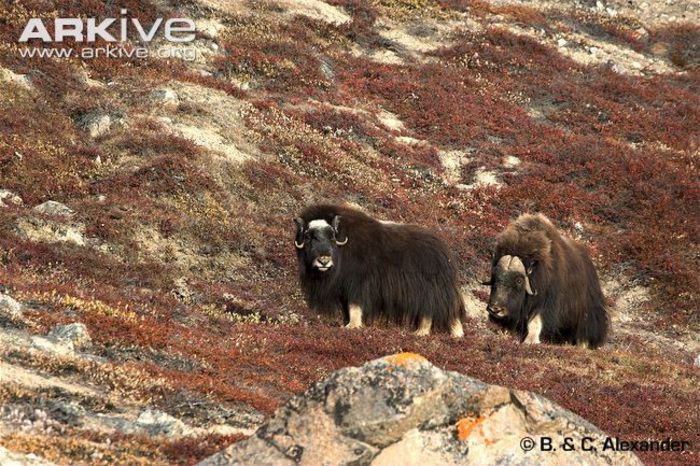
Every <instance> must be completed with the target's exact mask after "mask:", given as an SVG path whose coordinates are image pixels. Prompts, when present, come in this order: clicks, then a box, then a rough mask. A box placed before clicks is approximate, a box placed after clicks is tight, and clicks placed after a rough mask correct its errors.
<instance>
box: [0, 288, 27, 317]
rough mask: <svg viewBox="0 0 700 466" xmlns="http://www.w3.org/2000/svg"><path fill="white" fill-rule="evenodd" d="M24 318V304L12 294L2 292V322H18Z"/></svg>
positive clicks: (0, 307) (0, 310) (0, 296)
mask: <svg viewBox="0 0 700 466" xmlns="http://www.w3.org/2000/svg"><path fill="white" fill-rule="evenodd" d="M22 320H23V316H22V305H21V304H20V303H19V302H18V301H17V300H15V299H14V298H13V297H12V296H9V295H6V294H5V293H0V323H4V322H9V323H12V324H16V323H19V322H22Z"/></svg>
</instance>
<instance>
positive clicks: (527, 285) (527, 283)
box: [525, 275, 537, 296]
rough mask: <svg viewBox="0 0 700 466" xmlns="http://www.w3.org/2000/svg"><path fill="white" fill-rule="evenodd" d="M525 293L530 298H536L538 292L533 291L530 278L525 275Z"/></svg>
mask: <svg viewBox="0 0 700 466" xmlns="http://www.w3.org/2000/svg"><path fill="white" fill-rule="evenodd" d="M525 292H526V293H527V294H529V295H530V296H535V295H536V294H537V291H532V288H531V287H530V278H529V277H528V276H527V275H525Z"/></svg>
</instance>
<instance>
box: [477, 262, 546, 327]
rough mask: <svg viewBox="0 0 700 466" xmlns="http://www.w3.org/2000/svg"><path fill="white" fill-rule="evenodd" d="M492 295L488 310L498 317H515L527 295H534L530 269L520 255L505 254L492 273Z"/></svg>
mask: <svg viewBox="0 0 700 466" xmlns="http://www.w3.org/2000/svg"><path fill="white" fill-rule="evenodd" d="M529 272H531V270H530V271H529ZM490 285H491V296H490V297H489V304H488V306H487V308H486V310H487V311H488V312H489V315H490V316H492V317H494V318H496V319H507V318H509V317H515V316H517V315H518V314H519V313H520V309H521V308H522V306H523V304H524V302H525V298H526V297H527V295H534V294H535V293H534V292H533V291H532V288H531V286H530V280H529V274H528V270H526V269H525V265H524V264H523V261H522V260H521V259H520V258H519V257H518V256H503V257H501V258H500V259H499V260H498V263H497V264H496V266H495V267H494V269H493V272H492V274H491V282H490Z"/></svg>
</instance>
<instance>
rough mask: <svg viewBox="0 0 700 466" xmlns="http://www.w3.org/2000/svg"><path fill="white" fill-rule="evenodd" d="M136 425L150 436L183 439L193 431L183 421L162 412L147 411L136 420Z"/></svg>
mask: <svg viewBox="0 0 700 466" xmlns="http://www.w3.org/2000/svg"><path fill="white" fill-rule="evenodd" d="M136 425H137V427H139V428H140V429H143V430H144V431H146V432H147V433H148V434H149V435H158V436H159V435H162V436H165V437H182V436H186V435H189V434H191V433H192V429H191V428H190V427H188V426H187V425H186V424H185V423H184V422H182V421H181V420H179V419H177V418H174V417H173V416H171V415H169V414H167V413H164V412H162V411H158V410H154V409H147V410H145V411H144V412H142V413H141V415H140V416H139V417H138V419H136Z"/></svg>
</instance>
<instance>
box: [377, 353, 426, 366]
mask: <svg viewBox="0 0 700 466" xmlns="http://www.w3.org/2000/svg"><path fill="white" fill-rule="evenodd" d="M386 361H387V362H388V363H389V364H393V365H395V366H407V365H408V364H410V363H412V362H423V361H427V359H425V358H424V357H423V356H421V355H420V354H418V353H409V352H404V353H398V354H392V355H391V356H387V357H386Z"/></svg>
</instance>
